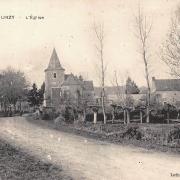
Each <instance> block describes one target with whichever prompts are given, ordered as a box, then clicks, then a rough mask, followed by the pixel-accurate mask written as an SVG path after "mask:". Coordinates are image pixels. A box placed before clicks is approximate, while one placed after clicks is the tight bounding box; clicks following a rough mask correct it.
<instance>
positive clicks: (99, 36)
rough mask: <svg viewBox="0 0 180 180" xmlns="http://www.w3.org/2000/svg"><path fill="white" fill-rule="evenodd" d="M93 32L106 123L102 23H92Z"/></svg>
mask: <svg viewBox="0 0 180 180" xmlns="http://www.w3.org/2000/svg"><path fill="white" fill-rule="evenodd" d="M94 32H95V36H96V38H97V41H98V43H97V45H96V49H97V52H98V55H99V60H100V71H101V72H100V74H101V106H102V112H103V117H104V124H106V112H105V72H106V66H105V60H104V25H103V24H98V25H97V24H95V23H94Z"/></svg>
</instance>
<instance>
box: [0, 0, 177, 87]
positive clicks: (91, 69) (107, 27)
mask: <svg viewBox="0 0 180 180" xmlns="http://www.w3.org/2000/svg"><path fill="white" fill-rule="evenodd" d="M178 4H180V2H179V1H178V0H53V1H52V0H42V1H41V0H39V1H36V0H23V1H21V0H12V1H8V0H1V1H0V42H1V43H0V49H1V50H0V69H4V68H6V67H8V66H12V67H13V68H16V69H20V70H21V71H24V72H25V74H26V76H27V78H28V80H29V81H30V82H31V83H33V82H35V83H37V84H38V85H39V86H40V85H41V84H42V82H43V81H44V78H45V76H44V70H45V69H46V68H47V66H48V63H49V59H50V56H51V53H52V51H53V48H55V49H56V51H57V54H58V56H59V59H60V62H61V64H62V66H63V67H64V68H65V69H66V73H71V72H72V73H74V74H76V75H80V74H81V75H83V76H84V78H85V79H88V80H93V81H94V84H95V85H99V78H98V77H99V76H98V64H99V58H98V55H97V51H96V48H95V45H96V44H97V39H96V37H95V33H94V30H93V24H94V23H97V24H98V23H103V24H104V33H105V39H104V60H105V62H106V64H107V71H106V85H112V84H113V83H112V82H113V79H114V72H115V71H117V74H118V81H119V84H121V83H122V82H123V81H124V79H125V78H126V77H127V75H128V76H130V77H131V78H132V79H133V80H134V81H135V82H136V83H137V84H138V85H139V86H144V85H146V81H145V73H144V65H143V61H142V59H141V57H140V55H139V53H138V51H139V42H138V40H137V39H136V38H135V24H134V17H135V15H136V14H137V9H138V6H139V5H140V6H141V7H142V9H143V11H144V14H145V15H146V16H147V18H148V21H150V22H152V24H153V25H152V31H151V37H150V40H149V50H150V52H151V58H150V75H151V76H155V77H156V78H170V76H169V74H168V69H167V67H166V66H165V65H164V64H163V62H162V61H161V60H160V58H159V48H160V46H161V44H162V43H163V42H164V41H165V39H166V36H167V32H168V28H169V24H170V19H171V17H172V15H173V13H174V11H175V9H176V8H177V6H178ZM8 15H12V16H14V19H3V17H4V16H8ZM30 15H33V16H41V17H42V16H43V17H44V19H38V20H32V19H26V16H27V17H28V18H29V16H30Z"/></svg>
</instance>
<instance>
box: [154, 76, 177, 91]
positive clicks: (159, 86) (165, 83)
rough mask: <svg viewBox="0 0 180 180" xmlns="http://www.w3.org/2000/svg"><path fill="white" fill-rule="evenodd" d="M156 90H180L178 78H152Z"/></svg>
mask: <svg viewBox="0 0 180 180" xmlns="http://www.w3.org/2000/svg"><path fill="white" fill-rule="evenodd" d="M153 81H154V84H155V88H156V91H180V79H154V80H153Z"/></svg>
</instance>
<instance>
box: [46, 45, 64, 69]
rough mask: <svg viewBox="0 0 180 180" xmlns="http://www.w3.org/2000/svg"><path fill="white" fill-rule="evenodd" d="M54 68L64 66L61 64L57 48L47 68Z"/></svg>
mask: <svg viewBox="0 0 180 180" xmlns="http://www.w3.org/2000/svg"><path fill="white" fill-rule="evenodd" d="M53 69H62V70H64V69H63V67H62V66H61V63H60V61H59V58H58V55H57V53H56V50H55V48H54V49H53V52H52V55H51V58H50V61H49V65H48V68H47V69H46V70H53Z"/></svg>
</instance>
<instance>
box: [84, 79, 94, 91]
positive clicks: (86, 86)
mask: <svg viewBox="0 0 180 180" xmlns="http://www.w3.org/2000/svg"><path fill="white" fill-rule="evenodd" d="M84 89H85V90H86V91H93V90H94V86H93V81H84Z"/></svg>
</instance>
